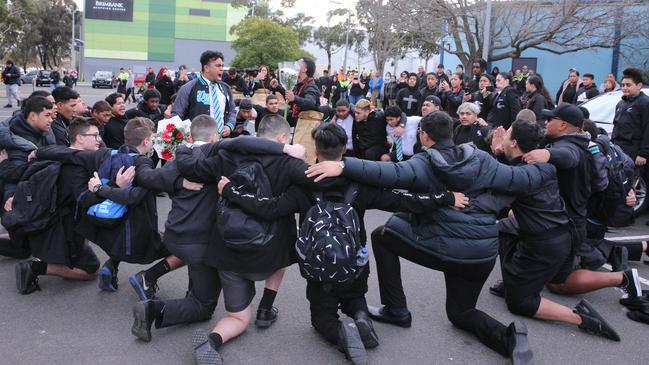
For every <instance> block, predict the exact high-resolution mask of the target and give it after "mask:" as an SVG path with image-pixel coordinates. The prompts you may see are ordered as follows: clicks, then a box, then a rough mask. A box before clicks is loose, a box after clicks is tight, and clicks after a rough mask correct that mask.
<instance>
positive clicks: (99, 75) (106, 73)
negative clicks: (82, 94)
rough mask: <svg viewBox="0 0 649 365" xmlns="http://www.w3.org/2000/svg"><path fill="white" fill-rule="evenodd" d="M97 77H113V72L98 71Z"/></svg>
mask: <svg viewBox="0 0 649 365" xmlns="http://www.w3.org/2000/svg"><path fill="white" fill-rule="evenodd" d="M95 77H101V78H109V77H112V75H111V73H110V72H108V71H97V72H96V73H95Z"/></svg>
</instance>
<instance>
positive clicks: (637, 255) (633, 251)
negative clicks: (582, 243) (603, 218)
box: [586, 222, 642, 261]
mask: <svg viewBox="0 0 649 365" xmlns="http://www.w3.org/2000/svg"><path fill="white" fill-rule="evenodd" d="M606 230H607V228H606V226H603V225H601V224H593V223H590V222H588V225H587V226H586V232H587V237H588V239H587V241H588V243H589V244H591V245H592V246H593V247H595V248H596V249H597V250H598V251H599V252H600V253H601V254H602V257H603V258H604V259H605V260H607V261H608V258H609V256H611V252H612V251H613V248H615V246H625V247H626V248H627V250H629V260H631V261H640V260H641V259H642V242H614V241H609V240H607V239H604V236H605V235H606Z"/></svg>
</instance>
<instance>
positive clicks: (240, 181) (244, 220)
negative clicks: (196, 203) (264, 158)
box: [216, 160, 277, 251]
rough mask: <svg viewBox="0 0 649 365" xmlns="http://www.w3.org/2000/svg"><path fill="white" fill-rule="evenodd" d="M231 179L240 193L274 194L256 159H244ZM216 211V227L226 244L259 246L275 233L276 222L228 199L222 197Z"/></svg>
mask: <svg viewBox="0 0 649 365" xmlns="http://www.w3.org/2000/svg"><path fill="white" fill-rule="evenodd" d="M229 179H230V181H231V182H232V183H233V184H234V185H235V186H236V187H237V190H238V193H240V194H246V193H248V194H251V195H254V196H256V197H259V198H262V197H267V198H270V197H272V196H273V191H272V189H271V187H270V181H269V179H268V176H267V175H266V172H264V168H263V167H262V166H261V164H260V163H259V162H257V161H253V160H250V161H244V162H242V163H241V164H239V166H238V168H237V170H236V171H235V172H234V174H232V175H231V176H230V177H229ZM216 214H217V218H216V229H217V231H218V233H219V235H220V237H221V238H222V239H223V242H224V243H225V246H226V247H228V248H231V249H233V250H236V251H256V250H259V249H261V248H263V247H264V246H266V245H267V244H268V242H270V240H272V239H273V237H274V236H275V232H276V226H277V225H276V223H275V222H272V221H267V220H265V219H262V218H258V217H255V216H253V215H250V214H248V213H246V212H244V211H243V210H241V208H239V207H238V206H236V205H235V204H232V203H230V202H228V201H227V200H226V199H223V198H220V199H219V202H218V204H217V211H216Z"/></svg>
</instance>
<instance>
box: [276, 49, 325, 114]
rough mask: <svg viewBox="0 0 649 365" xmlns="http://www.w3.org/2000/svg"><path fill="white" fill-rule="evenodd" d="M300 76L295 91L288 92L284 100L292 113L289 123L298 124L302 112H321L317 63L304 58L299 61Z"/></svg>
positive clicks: (298, 75) (285, 93) (294, 87)
mask: <svg viewBox="0 0 649 365" xmlns="http://www.w3.org/2000/svg"><path fill="white" fill-rule="evenodd" d="M297 65H298V70H297V71H298V74H297V84H295V86H293V90H286V91H285V92H284V98H285V99H286V101H287V102H288V106H289V108H291V112H290V113H289V118H288V121H289V123H293V124H294V123H297V120H298V117H299V115H300V113H301V112H303V111H309V110H315V111H319V110H320V96H321V95H320V90H319V89H318V85H316V82H315V79H314V78H313V75H314V74H315V61H314V60H313V59H312V58H309V57H302V58H300V59H299V60H298V61H297Z"/></svg>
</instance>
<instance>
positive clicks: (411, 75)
mask: <svg viewBox="0 0 649 365" xmlns="http://www.w3.org/2000/svg"><path fill="white" fill-rule="evenodd" d="M411 77H415V78H419V76H417V74H416V73H414V72H411V73H409V74H408V78H411Z"/></svg>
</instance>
